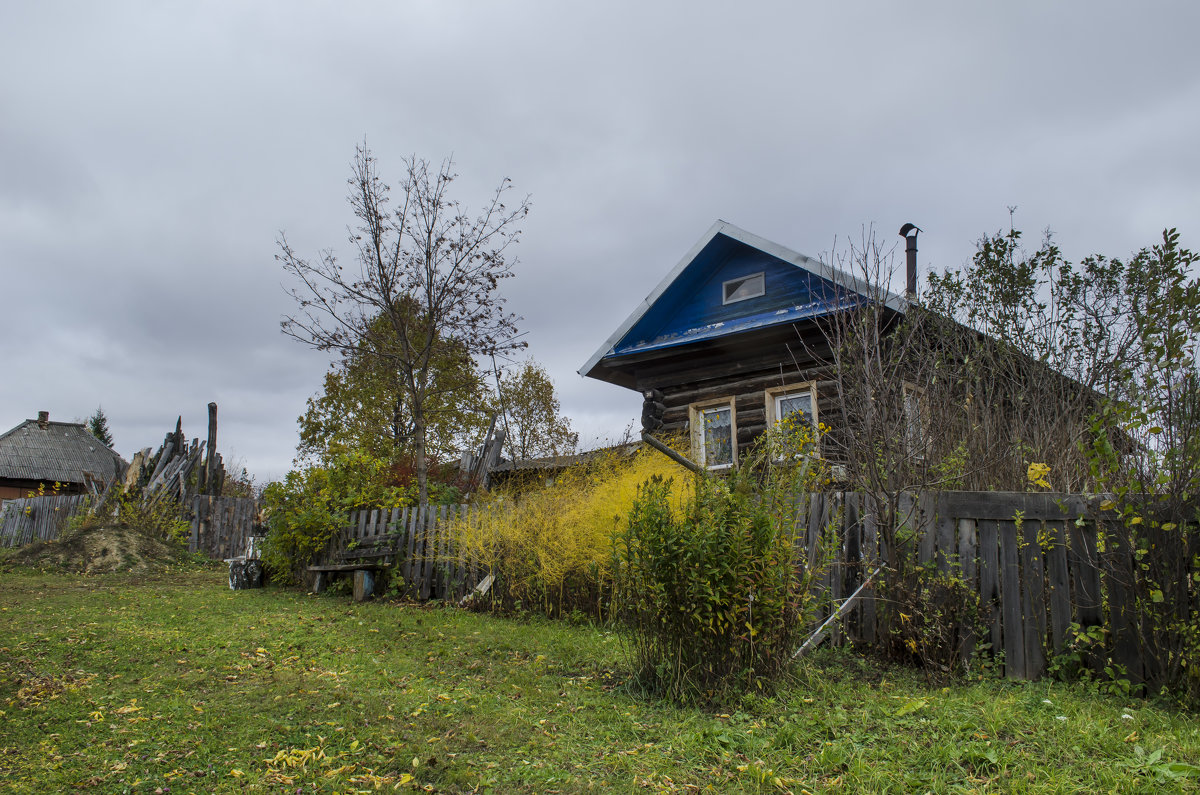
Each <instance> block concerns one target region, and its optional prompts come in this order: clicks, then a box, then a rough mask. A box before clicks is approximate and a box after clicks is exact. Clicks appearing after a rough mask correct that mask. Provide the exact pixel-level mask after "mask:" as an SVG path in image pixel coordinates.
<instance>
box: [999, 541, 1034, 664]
mask: <svg viewBox="0 0 1200 795" xmlns="http://www.w3.org/2000/svg"><path fill="white" fill-rule="evenodd" d="M999 525H1000V613H1001V624H1002V629H1001V632H1002V634H1003V640H1004V676H1005V677H1006V678H1008V679H1028V678H1029V677H1028V676H1027V675H1026V672H1025V633H1024V631H1023V629H1022V622H1021V564H1020V547H1019V543H1020V542H1019V541H1018V540H1017V525H1016V523H1015V522H1000V523H999Z"/></svg>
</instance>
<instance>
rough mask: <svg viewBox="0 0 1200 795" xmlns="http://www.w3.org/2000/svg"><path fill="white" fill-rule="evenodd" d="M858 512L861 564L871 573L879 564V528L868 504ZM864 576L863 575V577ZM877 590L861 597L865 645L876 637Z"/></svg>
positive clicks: (873, 589)
mask: <svg viewBox="0 0 1200 795" xmlns="http://www.w3.org/2000/svg"><path fill="white" fill-rule="evenodd" d="M859 510H860V511H861V514H862V562H863V571H865V572H871V571H874V570H875V567H876V566H878V565H879V564H880V562H881V558H880V556H879V528H878V527H877V526H876V523H875V513H874V511H873V510H871V509H870V503H869V501H867V504H866V505H863V504H860V505H859ZM864 576H865V575H864ZM876 593H878V590H877V589H876V588H874V587H872V589H871V593H869V594H867V595H866V596H864V597H863V600H862V626H861V633H862V640H863V641H864V642H866V643H874V642H875V638H876V637H877V635H876V632H875V630H876V621H877V620H878V611H877V609H876V604H875V594H876Z"/></svg>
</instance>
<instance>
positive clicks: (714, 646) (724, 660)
mask: <svg viewBox="0 0 1200 795" xmlns="http://www.w3.org/2000/svg"><path fill="white" fill-rule="evenodd" d="M814 451H815V444H814V441H813V435H812V433H811V431H809V430H808V428H807V425H804V426H799V425H796V424H789V425H787V426H785V427H784V428H783V429H780V430H779V431H776V432H773V433H769V434H767V435H766V436H765V437H764V438H763V439H762V440H761V442H760V444H759V445H758V446H757V448H756V450H755V452H754V454H752V455H751V456H750V457H749V460H748V461H747V462H746V463H744V464H743V465H742V466H741V467H740V468H738V469H737V470H735V471H734V472H732V473H731V474H730V475H729V476H728V478H721V477H718V476H715V475H711V474H707V473H705V474H699V475H696V476H694V477H692V478H690V479H689V481H688V488H687V489H686V490H685V493H684V494H683V495H682V498H681V497H680V495H678V491H677V488H676V486H675V484H674V483H673V482H672V481H671V480H670V479H667V478H664V477H662V476H658V477H653V478H651V479H650V480H648V481H646V482H645V483H644V484H643V485H642V486H641V487H640V489H639V491H638V494H637V498H636V500H635V501H634V505H633V509H632V510H631V511H630V512H629V515H628V520H627V522H626V523H625V525H624V527H623V528H622V530H621V532H620V533H619V534H618V535H617V537H616V543H615V545H614V561H615V562H614V570H615V581H616V591H617V595H618V605H619V616H620V618H621V621H622V623H623V624H625V626H626V627H627V629H628V630H629V635H628V637H629V644H630V652H631V657H632V658H633V664H634V667H635V669H636V675H637V680H638V681H639V682H640V683H641V684H642V685H643V686H644V687H645V688H646V689H648V690H650V691H652V692H657V693H662V694H664V695H666V696H668V697H671V698H674V699H676V700H679V701H684V702H690V701H703V702H722V701H725V700H727V699H728V698H729V697H731V696H733V695H736V694H740V693H745V692H756V691H758V690H761V689H763V688H764V687H767V686H769V685H770V684H771V683H772V682H773V681H774V680H775V679H777V678H778V677H779V676H780V675H781V674H782V673H783V672H784V670H785V669H786V667H787V666H788V664H789V663H790V661H791V654H792V652H793V650H794V648H795V647H796V645H797V640H798V635H799V632H800V630H801V628H802V627H804V626H805V625H806V624H807V621H806V618H807V617H808V616H807V615H806V614H807V613H809V607H810V599H809V598H808V591H809V584H810V583H811V582H812V581H813V578H814V576H815V575H816V574H817V573H818V571H819V568H820V567H819V566H818V567H808V566H807V565H806V562H805V561H804V560H802V559H801V557H800V555H799V549H800V547H799V542H800V541H801V540H802V539H801V538H800V536H801V534H802V533H803V532H804V531H805V529H806V528H805V526H804V525H803V524H799V523H798V522H797V517H798V516H803V515H805V514H806V511H804V510H802V507H803V505H804V501H805V500H806V498H807V495H808V493H809V491H810V490H811V489H812V488H813V487H814V486H815V485H816V484H817V481H818V480H819V479H820V478H821V476H822V473H821V472H820V468H819V467H817V466H814V465H813V463H812V462H813V458H812V457H810V456H811V454H812V453H813V452H814Z"/></svg>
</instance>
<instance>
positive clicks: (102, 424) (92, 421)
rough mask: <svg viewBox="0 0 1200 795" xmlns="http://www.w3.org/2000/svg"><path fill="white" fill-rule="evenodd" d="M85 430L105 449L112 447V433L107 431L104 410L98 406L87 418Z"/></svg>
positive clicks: (106, 419)
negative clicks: (102, 444) (101, 443)
mask: <svg viewBox="0 0 1200 795" xmlns="http://www.w3.org/2000/svg"><path fill="white" fill-rule="evenodd" d="M87 429H88V430H89V431H90V432H91V434H92V436H95V437H96V438H97V439H99V440H100V441H101V442H103V443H104V446H105V447H109V448H111V447H112V446H113V438H112V432H111V431H109V430H108V417H106V416H104V409H102V408H101V407H100V406H97V407H96V413H95V414H93V415H92V416H90V417H88V421H87Z"/></svg>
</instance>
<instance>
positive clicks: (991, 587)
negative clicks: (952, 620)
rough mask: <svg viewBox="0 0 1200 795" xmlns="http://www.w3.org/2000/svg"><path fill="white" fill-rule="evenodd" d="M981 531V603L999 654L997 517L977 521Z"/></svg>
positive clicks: (995, 648)
mask: <svg viewBox="0 0 1200 795" xmlns="http://www.w3.org/2000/svg"><path fill="white" fill-rule="evenodd" d="M976 524H977V527H978V531H979V603H980V611H981V613H982V614H983V618H984V623H985V625H986V626H987V627H988V641H989V642H990V643H991V645H992V654H993V655H997V656H998V655H999V654H1000V652H1001V651H1002V647H1001V644H1000V641H1001V634H1000V552H999V538H1000V526H999V523H998V522H997V521H996V520H995V519H984V520H982V521H979V522H977V523H976Z"/></svg>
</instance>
